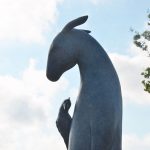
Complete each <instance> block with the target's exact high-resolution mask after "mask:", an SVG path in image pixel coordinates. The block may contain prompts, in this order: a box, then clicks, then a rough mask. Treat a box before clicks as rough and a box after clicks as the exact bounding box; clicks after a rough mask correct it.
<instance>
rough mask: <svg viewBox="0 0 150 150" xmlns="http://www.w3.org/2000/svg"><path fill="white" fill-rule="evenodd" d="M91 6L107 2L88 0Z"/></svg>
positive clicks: (104, 0) (103, 0) (106, 1)
mask: <svg viewBox="0 0 150 150" xmlns="http://www.w3.org/2000/svg"><path fill="white" fill-rule="evenodd" d="M89 1H90V2H91V3H92V4H93V5H99V4H104V3H108V2H109V1H108V0H89Z"/></svg>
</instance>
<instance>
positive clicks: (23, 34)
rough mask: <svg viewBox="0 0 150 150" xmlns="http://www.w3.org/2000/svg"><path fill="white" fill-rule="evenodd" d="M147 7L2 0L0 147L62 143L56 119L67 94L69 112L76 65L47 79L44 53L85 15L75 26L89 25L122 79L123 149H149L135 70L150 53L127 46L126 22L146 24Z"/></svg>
mask: <svg viewBox="0 0 150 150" xmlns="http://www.w3.org/2000/svg"><path fill="white" fill-rule="evenodd" d="M149 6H150V2H149V1H147V0H143V1H135V0H130V1H129V0H121V1H119V0H105V1H104V0H80V1H79V0H76V1H70V0H44V1H43V0H36V1H35V0H14V1H13V2H12V1H11V0H1V1H0V19H1V24H0V32H1V35H0V68H1V69H0V99H1V100H0V122H1V123H0V149H2V150H8V149H10V148H11V149H13V150H20V149H23V150H31V149H37V150H41V149H45V150H48V149H52V148H53V149H54V148H55V149H58V150H59V149H63V150H65V146H64V144H63V141H62V139H61V137H60V135H59V134H58V132H57V129H56V127H55V119H56V116H57V112H58V109H59V106H60V104H61V103H62V101H63V99H65V98H68V97H71V100H72V108H71V114H72V112H73V106H74V103H75V100H76V97H77V93H78V89H79V84H80V78H79V72H78V68H77V66H76V67H75V68H73V69H71V70H69V71H68V72H66V73H65V74H64V75H63V76H62V77H61V79H60V81H58V82H57V83H52V82H50V81H48V80H47V79H46V76H45V69H46V62H47V54H48V49H49V46H50V43H51V41H52V39H53V38H54V37H55V35H56V34H57V33H58V32H60V31H61V29H62V28H63V27H64V25H65V24H66V23H67V22H68V21H70V20H72V19H74V18H77V17H79V16H82V15H89V19H88V21H87V22H86V23H85V24H84V25H82V26H79V27H78V28H83V29H88V30H91V31H92V33H91V35H92V36H94V37H95V38H96V39H97V40H98V41H99V42H100V44H101V45H102V46H103V47H104V48H105V50H106V51H107V53H108V54H109V56H110V58H111V59H112V62H113V63H114V66H115V68H116V70H117V72H118V75H119V78H120V81H121V86H122V93H123V103H124V107H123V108H124V111H123V114H124V116H123V150H132V149H133V148H134V149H136V150H141V149H144V150H149V149H150V144H149V143H150V119H149V115H150V95H149V94H147V93H145V92H143V87H142V85H141V83H140V81H141V80H142V77H141V76H140V72H141V71H142V70H143V69H144V68H145V66H148V65H149V64H150V59H149V58H147V56H146V54H144V53H142V52H141V51H140V50H139V49H138V48H136V47H135V46H134V45H133V43H132V36H133V34H132V33H131V32H130V27H133V28H135V29H137V30H139V31H142V30H143V29H144V28H145V27H146V20H147V18H146V15H147V9H148V8H149ZM18 141H19V142H18ZM27 143H28V145H27Z"/></svg>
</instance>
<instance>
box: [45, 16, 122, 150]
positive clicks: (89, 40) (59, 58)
mask: <svg viewBox="0 0 150 150" xmlns="http://www.w3.org/2000/svg"><path fill="white" fill-rule="evenodd" d="M87 18H88V16H83V17H80V18H77V19H75V20H73V21H71V22H69V23H68V24H67V25H66V26H65V27H64V28H63V30H62V31H61V32H60V33H59V34H58V35H57V36H56V37H55V39H54V40H53V42H52V44H51V47H50V51H49V55H48V63H47V78H48V79H49V80H51V81H57V80H58V79H59V78H60V77H61V75H62V74H63V73H64V72H65V71H67V70H69V69H71V68H72V67H73V66H75V65H76V64H77V65H78V66H79V70H80V75H81V86H80V92H79V95H78V98H77V100H76V105H75V109H74V114H73V118H72V119H71V118H70V117H69V114H68V110H69V108H70V105H71V103H70V101H69V99H68V100H65V101H64V103H63V104H62V105H61V108H60V112H59V115H58V119H57V127H58V129H59V131H60V133H61V135H62V136H63V138H64V140H65V141H66V142H65V143H66V145H67V147H68V149H69V150H121V149H122V148H121V141H122V140H121V139H122V97H121V88H120V83H119V79H118V76H117V73H116V71H115V69H114V66H113V64H112V62H111V60H110V58H109V57H108V55H107V53H106V52H105V51H104V49H103V48H102V46H101V45H100V44H99V43H98V42H97V41H96V40H95V39H94V38H93V37H92V36H91V35H89V32H90V31H87V30H81V29H75V28H74V27H76V26H78V25H81V24H83V23H85V22H86V20H87ZM68 104H69V105H68ZM67 105H68V106H67ZM66 116H68V117H66ZM69 122H70V123H69ZM63 128H64V130H63ZM67 140H69V141H67Z"/></svg>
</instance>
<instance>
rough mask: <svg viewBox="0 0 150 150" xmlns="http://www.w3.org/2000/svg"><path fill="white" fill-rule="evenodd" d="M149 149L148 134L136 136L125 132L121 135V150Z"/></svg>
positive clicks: (149, 136) (149, 138) (149, 139)
mask: <svg viewBox="0 0 150 150" xmlns="http://www.w3.org/2000/svg"><path fill="white" fill-rule="evenodd" d="M133 149H136V150H149V149H150V135H145V136H144V137H138V136H137V135H133V134H126V135H124V136H123V150H133Z"/></svg>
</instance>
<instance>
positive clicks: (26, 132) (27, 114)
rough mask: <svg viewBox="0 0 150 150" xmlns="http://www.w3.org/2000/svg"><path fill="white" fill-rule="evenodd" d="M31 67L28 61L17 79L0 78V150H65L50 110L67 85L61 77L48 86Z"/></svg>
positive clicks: (42, 73) (42, 76)
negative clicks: (27, 65)
mask: <svg viewBox="0 0 150 150" xmlns="http://www.w3.org/2000/svg"><path fill="white" fill-rule="evenodd" d="M35 65H36V62H35V60H30V64H29V67H28V68H27V69H26V70H25V71H24V72H23V73H22V76H21V77H20V79H18V78H15V77H12V76H0V83H1V84H0V122H1V123H0V149H1V150H10V149H14V150H20V149H22V150H33V149H36V150H41V149H44V150H49V149H62V150H65V149H66V148H65V145H64V143H63V140H62V139H61V136H60V135H59V134H58V132H57V129H56V127H55V119H56V118H55V117H56V116H55V115H54V114H53V112H52V109H53V108H52V107H53V103H54V99H55V100H56V99H57V97H58V95H61V94H63V93H64V92H66V91H68V89H70V88H69V87H68V86H69V82H68V80H67V79H65V78H64V77H62V78H61V79H60V80H59V81H58V82H56V83H53V82H49V81H48V80H47V78H46V75H45V71H43V70H38V69H36V66H35ZM58 93H59V94H58Z"/></svg>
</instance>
